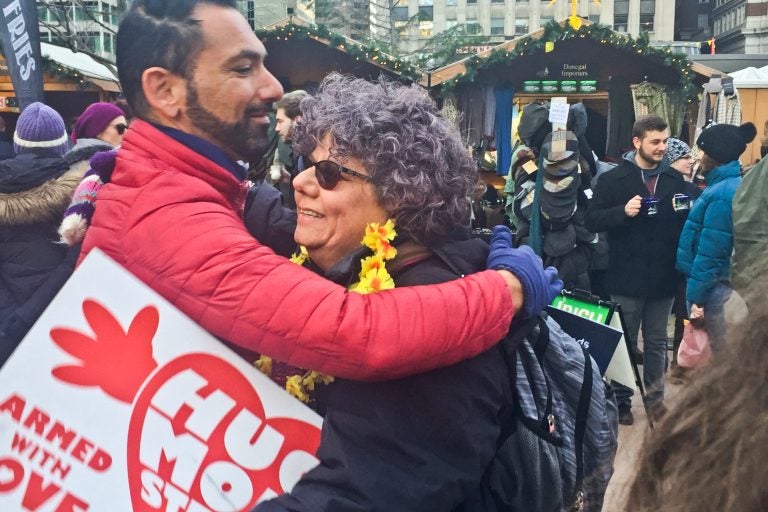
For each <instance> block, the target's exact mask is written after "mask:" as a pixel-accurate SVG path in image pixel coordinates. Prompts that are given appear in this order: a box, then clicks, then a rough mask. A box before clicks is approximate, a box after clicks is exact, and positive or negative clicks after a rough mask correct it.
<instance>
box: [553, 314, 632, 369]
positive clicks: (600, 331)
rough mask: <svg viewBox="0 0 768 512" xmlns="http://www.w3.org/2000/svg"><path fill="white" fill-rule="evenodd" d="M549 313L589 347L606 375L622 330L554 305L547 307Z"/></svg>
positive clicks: (585, 346) (580, 342)
mask: <svg viewBox="0 0 768 512" xmlns="http://www.w3.org/2000/svg"><path fill="white" fill-rule="evenodd" d="M547 314H548V315H549V316H551V317H552V319H554V320H555V322H557V323H558V324H559V325H560V327H562V328H563V330H564V331H565V332H567V333H568V334H569V335H570V336H571V337H573V339H575V340H576V341H578V342H579V344H581V346H582V347H584V348H585V349H587V351H588V352H589V355H590V356H592V359H594V360H595V362H596V363H597V367H598V368H600V375H605V372H606V370H607V369H608V364H609V363H610V361H611V359H612V358H613V354H614V352H616V347H617V346H618V344H619V341H620V340H621V336H622V332H621V331H617V330H616V329H613V328H612V327H609V326H607V325H605V324H602V323H598V322H595V321H592V320H590V319H588V318H584V317H582V316H578V315H575V314H573V313H568V312H566V311H563V310H561V309H557V308H555V307H552V306H549V307H547Z"/></svg>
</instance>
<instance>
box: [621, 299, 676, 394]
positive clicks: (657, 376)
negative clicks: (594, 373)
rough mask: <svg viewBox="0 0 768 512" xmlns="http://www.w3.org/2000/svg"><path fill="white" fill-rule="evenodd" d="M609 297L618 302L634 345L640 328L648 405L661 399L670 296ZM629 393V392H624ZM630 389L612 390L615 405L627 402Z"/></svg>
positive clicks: (630, 340)
mask: <svg viewBox="0 0 768 512" xmlns="http://www.w3.org/2000/svg"><path fill="white" fill-rule="evenodd" d="M611 300H612V301H613V302H617V303H618V304H620V305H621V311H622V313H623V316H624V324H625V325H626V327H627V333H626V334H627V338H628V339H627V341H629V345H630V347H632V348H633V349H636V348H637V334H638V332H639V331H640V328H641V326H642V329H643V347H644V355H643V384H644V385H645V396H646V402H647V405H648V406H649V407H652V406H654V405H657V404H659V403H661V402H662V401H663V400H664V371H665V368H666V363H667V321H668V319H669V314H670V312H671V311H672V301H673V300H674V297H664V298H661V299H645V298H643V297H629V296H627V295H611ZM627 392H629V393H627ZM632 394H633V392H632V390H631V389H629V388H627V387H625V386H618V388H617V389H616V401H617V402H618V404H619V405H629V400H630V398H631V396H632Z"/></svg>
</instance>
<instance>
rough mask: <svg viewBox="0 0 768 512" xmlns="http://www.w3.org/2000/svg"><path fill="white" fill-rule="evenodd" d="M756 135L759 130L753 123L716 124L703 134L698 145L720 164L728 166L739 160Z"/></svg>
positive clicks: (697, 142)
mask: <svg viewBox="0 0 768 512" xmlns="http://www.w3.org/2000/svg"><path fill="white" fill-rule="evenodd" d="M756 135H757V129H756V128H755V125H754V124H752V123H744V124H742V125H741V126H733V125H732V124H715V125H712V126H710V127H709V128H707V129H706V130H704V131H703V132H701V135H699V138H698V139H697V140H696V145H697V146H699V149H701V150H702V151H704V152H705V153H706V154H707V155H709V157H710V158H712V160H714V161H715V162H717V163H718V164H727V163H728V162H733V161H734V160H738V159H739V157H740V156H741V154H742V153H743V152H744V150H745V149H747V144H749V143H750V142H752V141H753V140H754V139H755V136H756Z"/></svg>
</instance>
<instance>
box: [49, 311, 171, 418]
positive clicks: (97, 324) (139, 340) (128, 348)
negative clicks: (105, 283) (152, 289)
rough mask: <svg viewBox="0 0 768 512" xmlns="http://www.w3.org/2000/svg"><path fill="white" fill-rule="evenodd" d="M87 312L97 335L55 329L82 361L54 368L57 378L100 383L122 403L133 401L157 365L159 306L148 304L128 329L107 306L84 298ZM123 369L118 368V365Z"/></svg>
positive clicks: (56, 339)
mask: <svg viewBox="0 0 768 512" xmlns="http://www.w3.org/2000/svg"><path fill="white" fill-rule="evenodd" d="M83 313H84V314H85V318H86V320H87V321H88V325H90V327H91V330H92V331H93V337H91V336H90V335H88V334H84V333H82V332H80V331H76V330H74V329H68V328H64V327H62V328H55V329H51V338H53V341H54V342H56V344H57V345H58V346H59V347H61V349H62V350H64V351H65V352H67V353H69V354H71V355H72V356H74V357H76V358H78V359H79V360H80V361H79V364H74V365H64V366H58V367H56V368H54V369H53V370H52V372H51V373H52V374H53V376H54V377H56V378H57V379H59V380H61V381H64V382H69V383H70V384H75V385H78V386H96V387H100V388H101V389H103V390H104V392H105V393H107V394H108V395H110V396H112V397H114V398H117V399H118V400H120V401H122V402H127V403H132V402H133V399H134V397H135V396H136V393H137V392H138V391H139V389H140V388H141V385H142V384H143V383H144V381H145V380H146V379H147V377H149V375H150V374H151V373H152V371H153V370H154V369H155V367H156V366H157V363H155V360H154V359H153V358H152V338H153V337H154V335H155V332H156V331H157V325H158V323H159V321H160V317H159V314H158V312H157V308H155V307H154V306H146V307H145V308H143V309H142V310H141V311H139V312H138V313H137V314H136V316H135V317H134V319H133V321H132V322H131V325H130V326H129V327H128V331H127V332H126V331H125V330H123V327H122V326H121V325H120V322H118V321H117V319H116V318H115V317H114V316H113V315H112V313H110V312H109V310H107V308H105V307H104V306H102V305H101V304H99V303H98V302H96V301H94V300H85V301H83ZM118 366H119V368H120V371H116V367H118Z"/></svg>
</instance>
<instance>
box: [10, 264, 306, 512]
mask: <svg viewBox="0 0 768 512" xmlns="http://www.w3.org/2000/svg"><path fill="white" fill-rule="evenodd" d="M320 428H321V418H320V417H319V416H317V415H316V414H315V413H314V412H312V411H311V410H310V409H309V408H307V407H305V406H304V405H303V404H301V403H300V402H299V401H297V400H296V399H295V398H293V397H291V396H290V395H288V394H287V393H286V392H285V391H284V390H282V389H281V388H279V387H278V386H277V385H276V384H274V383H273V382H272V381H271V380H269V379H268V378H267V377H266V376H264V375H262V374H261V373H260V372H259V371H257V370H256V369H255V368H253V367H252V366H251V365H250V364H249V363H248V362H247V361H244V360H243V359H241V358H240V357H239V356H237V355H236V354H234V353H233V352H232V351H230V350H229V349H228V348H226V347H225V346H224V345H223V344H222V343H220V342H219V341H217V340H216V339H215V338H214V337H212V336H211V335H210V334H208V333H207V332H205V331H204V330H203V329H202V328H200V327H199V326H198V325H196V324H195V323H194V322H193V321H192V320H190V319H189V318H187V317H186V316H184V315H183V314H182V313H180V312H179V311H178V310H176V309H175V308H174V307H173V306H172V305H170V304H169V303H168V302H166V301H165V300H164V299H163V298H161V297H160V296H159V295H157V294H156V293H154V292H153V291H152V290H151V289H149V288H148V287H147V286H145V285H144V284H143V283H141V282H140V281H138V280H137V279H135V278H134V277H133V276H131V275H130V274H129V273H128V272H126V271H125V270H123V269H122V268H121V267H120V266H118V265H117V264H116V263H114V262H113V261H112V260H110V259H109V258H107V257H106V256H104V255H103V254H102V253H99V252H98V251H93V252H92V253H91V254H89V256H88V258H86V260H85V261H84V262H83V264H82V265H81V266H80V267H79V268H78V270H77V271H76V272H75V273H74V275H73V276H72V278H71V279H70V280H69V282H68V283H67V284H66V286H65V287H64V288H63V289H62V291H61V292H60V293H59V295H58V296H57V297H56V299H55V300H54V301H53V302H52V303H51V305H50V307H49V308H48V309H47V310H46V311H45V313H44V314H43V315H42V316H41V318H40V320H39V321H38V322H37V323H36V324H35V326H34V327H33V328H32V330H31V331H30V332H29V334H28V335H27V336H26V338H25V339H24V341H23V342H22V343H21V345H20V346H19V347H18V349H17V350H16V352H14V354H13V356H11V358H10V359H9V360H8V362H7V363H6V365H5V366H4V367H3V368H2V370H0V511H9V512H10V511H21V510H33V511H40V512H67V511H72V512H75V511H85V510H89V511H110V512H112V511H126V512H128V511H141V512H144V511H160V510H162V511H168V510H172V511H177V510H178V511H181V510H185V511H193V512H204V511H217V510H222V511H223V510H227V511H246V510H250V509H251V508H253V506H254V505H255V504H256V503H258V502H260V501H263V500H265V499H268V498H270V497H274V496H276V495H278V494H281V493H282V492H285V491H288V490H290V489H291V488H292V487H293V485H294V484H295V483H296V482H297V481H298V479H299V478H300V477H301V475H302V474H303V473H305V472H306V471H308V470H309V469H311V468H312V467H314V466H315V465H316V464H317V459H316V458H315V456H314V454H315V451H316V449H317V446H318V444H319V442H320Z"/></svg>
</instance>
